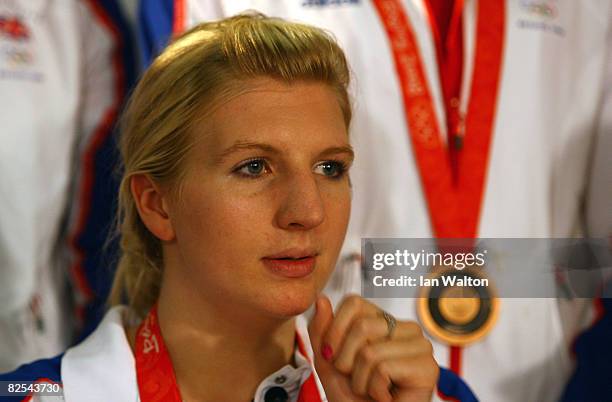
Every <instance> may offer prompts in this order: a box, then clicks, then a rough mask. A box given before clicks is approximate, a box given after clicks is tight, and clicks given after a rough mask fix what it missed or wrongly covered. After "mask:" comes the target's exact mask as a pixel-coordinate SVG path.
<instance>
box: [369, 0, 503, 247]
mask: <svg viewBox="0 0 612 402" xmlns="http://www.w3.org/2000/svg"><path fill="white" fill-rule="evenodd" d="M374 4H375V6H376V9H377V11H378V13H379V15H380V18H381V20H382V22H383V25H384V27H385V31H386V34H387V36H388V38H389V43H390V45H391V49H392V52H393V58H394V61H395V68H396V71H397V74H398V77H399V81H400V84H401V91H402V97H403V102H404V110H405V113H406V117H407V121H408V127H409V128H410V139H411V143H412V147H413V149H414V154H415V160H416V163H417V165H418V169H419V174H420V177H421V183H422V186H423V191H424V194H425V199H426V202H427V206H428V210H429V216H430V220H431V224H432V229H433V233H434V236H435V237H437V238H474V237H476V232H477V226H478V220H479V217H480V207H481V202H482V196H483V190H484V182H485V177H486V170H487V164H488V158H489V146H490V143H491V137H492V129H493V121H494V117H495V110H496V106H497V91H498V84H499V76H500V70H501V62H502V50H503V42H504V37H503V36H504V18H505V17H504V13H505V11H504V2H503V1H502V0H487V1H479V2H478V23H477V28H476V29H477V30H476V38H477V40H476V55H475V62H474V72H473V79H472V84H471V89H470V97H469V104H468V108H467V113H466V119H465V139H464V144H463V147H462V150H461V152H460V154H459V155H458V157H457V168H456V170H457V171H456V172H453V169H452V164H451V162H450V158H449V152H448V150H447V147H446V145H445V144H444V142H443V141H442V136H441V130H440V127H439V124H438V120H437V118H436V114H435V110H434V103H433V100H432V96H431V93H430V90H429V88H428V86H427V79H426V77H425V68H424V65H423V62H422V59H421V56H420V53H419V49H418V43H417V41H416V37H415V35H414V32H413V31H412V27H411V26H410V23H409V20H408V16H407V15H406V12H405V10H404V8H403V6H402V4H401V2H400V1H399V0H374ZM453 177H456V179H453Z"/></svg>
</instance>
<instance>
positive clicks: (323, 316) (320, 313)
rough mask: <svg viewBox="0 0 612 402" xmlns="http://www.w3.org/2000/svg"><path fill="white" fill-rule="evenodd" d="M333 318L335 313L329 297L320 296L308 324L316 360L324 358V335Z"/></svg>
mask: <svg viewBox="0 0 612 402" xmlns="http://www.w3.org/2000/svg"><path fill="white" fill-rule="evenodd" d="M333 319H334V313H333V309H332V306H331V303H330V301H329V299H328V298H327V297H326V296H323V295H321V296H319V297H318V298H317V301H316V302H315V314H314V317H312V320H311V321H310V324H309V325H308V335H309V336H310V344H311V345H312V350H313V352H314V355H315V362H317V361H321V358H323V353H322V352H323V351H322V343H323V336H324V334H325V333H326V332H327V331H328V329H329V327H330V325H331V323H332V321H333Z"/></svg>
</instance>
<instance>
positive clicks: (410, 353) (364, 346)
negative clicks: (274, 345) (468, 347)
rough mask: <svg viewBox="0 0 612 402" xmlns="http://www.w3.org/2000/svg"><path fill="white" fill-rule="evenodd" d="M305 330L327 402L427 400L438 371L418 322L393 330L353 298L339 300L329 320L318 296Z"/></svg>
mask: <svg viewBox="0 0 612 402" xmlns="http://www.w3.org/2000/svg"><path fill="white" fill-rule="evenodd" d="M308 332H309V334H310V341H311V343H312V347H313V350H314V354H315V357H314V363H315V369H316V370H317V373H318V375H319V378H320V380H321V383H322V384H323V388H324V389H325V394H326V395H327V399H328V400H329V402H366V401H367V402H372V401H376V402H392V401H393V402H425V401H430V400H431V397H432V393H433V390H434V387H435V385H436V381H437V379H438V374H439V369H438V365H437V364H436V362H435V360H434V359H433V354H432V346H431V343H430V342H429V341H428V340H427V339H425V337H424V336H423V333H422V331H421V328H420V327H419V325H418V324H416V323H414V322H409V321H397V323H396V326H395V328H393V326H392V325H389V323H388V321H387V319H385V317H384V316H383V312H382V310H380V308H378V307H376V306H375V305H374V304H372V303H370V302H368V301H366V300H365V299H363V298H361V297H359V296H349V297H347V298H345V299H344V300H343V301H342V303H341V304H340V306H339V307H338V309H337V312H336V314H335V316H334V312H333V310H332V306H331V303H330V302H329V300H328V299H327V298H326V297H324V296H321V297H319V299H318V300H317V302H316V313H315V316H314V317H313V319H312V321H311V322H310V325H309V327H308Z"/></svg>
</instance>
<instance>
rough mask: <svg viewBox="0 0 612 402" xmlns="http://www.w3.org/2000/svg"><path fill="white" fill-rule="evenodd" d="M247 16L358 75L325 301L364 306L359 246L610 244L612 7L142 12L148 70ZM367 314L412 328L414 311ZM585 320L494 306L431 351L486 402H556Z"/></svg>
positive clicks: (594, 2) (294, 6)
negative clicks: (207, 28) (343, 61)
mask: <svg viewBox="0 0 612 402" xmlns="http://www.w3.org/2000/svg"><path fill="white" fill-rule="evenodd" d="M247 9H254V10H258V11H261V12H264V13H266V14H268V15H272V16H279V17H283V18H289V19H291V20H295V21H302V22H306V23H310V24H314V25H316V26H320V27H322V28H325V29H328V30H329V31H330V32H332V33H333V34H334V35H335V36H336V37H337V38H338V41H339V43H340V44H341V45H342V47H343V48H344V49H345V50H346V53H347V58H348V61H349V64H350V67H351V70H352V71H353V72H354V75H355V80H354V82H353V86H352V91H353V93H354V94H356V99H357V101H356V104H355V108H354V116H355V117H354V119H353V125H352V134H351V135H352V141H353V146H354V148H355V150H356V153H357V154H358V159H357V161H356V164H355V166H354V168H353V170H352V176H351V179H352V183H353V195H354V199H353V210H352V215H351V223H350V225H349V229H348V234H347V240H346V243H345V246H344V249H343V252H342V253H341V257H340V266H339V269H338V271H337V275H336V276H335V277H334V278H332V280H331V281H330V286H329V287H328V289H327V291H328V294H330V296H332V299H334V300H336V301H337V300H339V299H340V298H341V297H342V295H343V294H346V293H347V292H355V291H360V285H361V275H362V274H361V272H360V267H359V264H358V263H351V261H357V260H358V255H359V253H360V239H361V238H363V237H395V238H397V237H409V238H429V237H438V238H445V237H460V238H478V237H479V238H498V237H502V238H504V237H507V238H513V237H519V238H552V237H574V236H580V235H590V236H594V237H607V236H609V235H610V233H611V232H612V216H611V209H610V207H609V205H610V202H609V200H610V199H611V194H610V191H611V190H610V189H611V188H612V186H610V163H609V161H610V158H609V155H610V151H609V149H604V148H602V146H603V144H606V143H609V138H610V136H611V135H612V134H611V132H610V129H609V127H610V120H611V119H612V117H611V114H610V107H609V105H610V103H611V102H612V101H611V99H612V96H611V95H610V93H611V91H610V84H609V82H610V81H609V78H608V79H606V76H609V75H610V72H609V71H610V70H609V68H610V67H609V65H610V63H611V61H610V60H611V59H612V57H611V55H610V52H611V49H612V39H611V36H610V35H611V27H612V18H610V15H611V13H612V2H610V1H599V0H585V1H580V2H575V1H563V0H558V1H535V0H520V1H519V0H516V1H510V0H508V1H504V0H492V1H478V0H465V1H459V0H455V1H434V0H393V1H391V0H342V1H335V0H283V1H276V0H274V1H272V0H238V1H234V0H231V1H230V0H227V1H226V0H176V1H165V0H151V1H149V0H147V1H143V2H141V10H140V15H141V25H140V27H139V31H140V33H141V38H142V42H143V44H144V52H143V54H144V58H145V62H146V60H147V59H149V58H150V57H151V56H152V55H154V54H156V53H157V52H158V50H159V49H160V48H163V46H165V44H166V43H167V41H168V40H169V38H170V37H171V36H172V34H173V32H174V33H178V32H181V31H183V30H184V29H188V28H189V27H190V26H192V25H193V24H196V23H198V22H201V21H208V20H214V19H217V18H222V17H226V16H230V15H234V14H237V13H240V12H243V11H244V10H247ZM607 66H608V67H607ZM606 69H608V71H606ZM415 94H416V96H415ZM606 105H608V106H606ZM606 201H607V202H606ZM585 207H586V208H585ZM356 257H357V258H356ZM552 286H557V285H556V284H552ZM534 296H538V295H534ZM376 302H377V303H378V304H379V305H380V306H381V307H383V308H384V309H387V310H389V311H390V312H392V313H393V314H395V315H397V316H398V317H403V318H406V319H416V318H418V315H417V309H416V303H415V300H414V299H401V298H394V299H377V300H376ZM594 311H597V310H594V309H593V308H592V303H591V301H590V300H584V299H582V300H581V299H574V300H565V299H550V298H539V299H502V300H500V308H499V315H498V320H497V323H496V324H495V325H494V326H493V327H492V330H491V331H490V332H489V333H488V334H487V335H486V336H485V337H483V338H481V339H480V340H479V341H477V342H475V343H472V344H469V345H467V346H465V345H464V346H460V345H457V344H450V343H448V342H446V341H443V340H441V339H438V338H433V341H434V349H435V355H436V359H437V360H438V361H439V362H440V363H441V364H446V365H449V366H450V367H451V369H453V370H454V371H455V372H457V373H461V375H463V376H465V377H466V379H467V380H468V382H469V383H470V385H472V386H473V388H474V390H475V392H476V394H477V395H478V396H479V398H481V399H482V400H485V401H491V402H511V401H518V400H520V401H539V402H547V401H556V400H558V398H559V396H560V394H561V393H562V390H563V388H564V387H565V384H566V382H567V379H568V377H569V376H570V374H571V372H572V369H573V360H572V352H571V345H572V342H573V340H574V339H575V337H576V335H578V334H579V333H580V332H581V331H582V330H584V329H585V327H588V325H589V324H590V323H591V322H592V321H593V318H594V317H595V315H594ZM600 347H605V345H603V346H600ZM599 394H600V395H605V392H603V391H600V392H599ZM602 398H603V396H602Z"/></svg>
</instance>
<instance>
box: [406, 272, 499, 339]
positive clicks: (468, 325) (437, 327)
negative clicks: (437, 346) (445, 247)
mask: <svg viewBox="0 0 612 402" xmlns="http://www.w3.org/2000/svg"><path fill="white" fill-rule="evenodd" d="M443 277H445V278H444V279H443ZM426 282H427V286H423V287H421V292H420V295H419V296H420V298H419V300H418V302H417V312H418V315H419V320H420V322H421V324H422V325H423V327H424V328H425V330H426V331H427V332H428V333H429V334H430V335H431V336H433V337H434V338H436V339H438V340H440V341H442V342H444V343H446V344H449V345H453V346H465V345H468V344H471V343H474V342H476V341H478V340H479V339H482V338H483V337H484V336H485V335H487V334H488V333H489V332H490V331H491V329H492V328H493V326H494V325H495V322H496V320H497V315H498V313H499V300H498V299H497V297H496V296H495V289H494V288H493V286H492V284H491V280H490V279H489V278H486V277H485V276H484V275H483V274H482V273H481V269H479V270H478V271H476V270H474V269H465V270H457V269H454V268H442V269H434V270H433V272H432V274H431V275H429V277H428V278H427V281H426Z"/></svg>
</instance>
